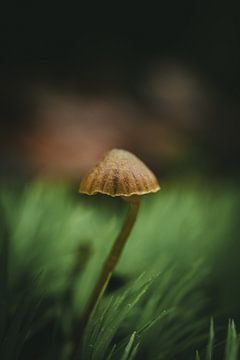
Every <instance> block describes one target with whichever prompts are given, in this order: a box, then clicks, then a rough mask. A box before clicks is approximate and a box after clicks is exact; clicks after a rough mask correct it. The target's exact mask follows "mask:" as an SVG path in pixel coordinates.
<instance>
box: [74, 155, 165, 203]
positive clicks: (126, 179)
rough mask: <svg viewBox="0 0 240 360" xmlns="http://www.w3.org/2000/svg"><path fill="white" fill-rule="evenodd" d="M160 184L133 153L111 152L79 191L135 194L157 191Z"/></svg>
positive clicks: (83, 181) (119, 194)
mask: <svg viewBox="0 0 240 360" xmlns="http://www.w3.org/2000/svg"><path fill="white" fill-rule="evenodd" d="M159 189H160V186H159V183H158V181H157V179H156V177H155V175H154V174H153V173H152V171H151V170H149V169H148V167H147V166H146V165H145V164H144V163H143V162H142V161H141V160H140V159H138V158H137V157H136V156H135V155H133V154H132V153H130V152H128V151H125V150H120V149H113V150H111V151H109V152H108V153H107V154H106V155H105V157H104V158H103V160H102V161H100V162H99V163H98V164H97V165H96V166H95V167H94V168H93V170H92V171H90V173H89V174H88V175H86V176H85V177H84V179H83V180H82V182H81V184H80V189H79V191H80V193H84V194H88V195H94V194H96V193H102V194H107V195H110V196H132V195H143V194H148V193H152V192H156V191H158V190H159Z"/></svg>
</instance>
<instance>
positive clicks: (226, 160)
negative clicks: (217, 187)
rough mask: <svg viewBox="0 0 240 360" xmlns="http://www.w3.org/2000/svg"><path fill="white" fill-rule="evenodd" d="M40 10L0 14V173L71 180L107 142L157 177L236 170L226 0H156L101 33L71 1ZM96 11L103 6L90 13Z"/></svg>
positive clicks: (231, 21) (233, 13) (232, 32)
mask: <svg viewBox="0 0 240 360" xmlns="http://www.w3.org/2000/svg"><path fill="white" fill-rule="evenodd" d="M45 10H46V9H44V8H39V9H37V10H36V9H35V8H34V6H28V7H26V8H19V9H18V11H14V12H13V11H11V10H10V11H9V16H7V17H6V18H2V24H3V26H2V37H3V40H2V42H1V54H2V55H1V64H0V78H1V83H0V92H1V100H0V101H1V102H0V121H1V123H0V134H1V145H0V146H1V173H2V174H6V173H21V174H25V175H26V174H27V175H33V174H34V175H35V174H38V175H39V174H40V175H43V176H50V177H64V178H68V179H77V180H78V179H79V177H80V176H81V175H82V174H83V173H84V172H85V171H86V170H87V169H88V168H89V167H91V166H92V164H94V163H95V162H96V160H98V159H99V157H100V156H101V155H102V153H104V152H105V151H106V150H108V149H110V148H112V147H120V148H121V147H122V148H126V149H129V150H131V151H133V152H135V153H136V154H138V155H139V156H140V157H142V158H143V159H144V160H145V161H146V162H148V163H149V165H150V166H152V167H153V168H154V169H155V170H157V171H159V174H161V176H165V175H167V174H170V173H171V174H172V173H175V174H176V175H178V174H179V172H182V173H184V174H185V173H186V172H187V171H189V170H191V171H197V172H199V173H202V174H205V175H209V176H212V175H216V174H217V175H218V176H222V175H229V174H236V173H237V172H238V154H239V141H238V131H237V130H236V129H237V124H238V117H239V81H240V75H239V73H240V72H239V60H240V48H239V42H238V35H239V30H240V29H239V27H240V25H239V22H238V21H237V20H238V19H237V10H238V7H237V6H235V5H234V2H229V3H228V6H226V3H225V2H224V1H223V2H218V6H217V7H216V6H215V5H214V4H207V6H204V5H202V4H198V2H186V1H185V2H181V3H178V2H175V3H174V4H172V3H169V4H161V5H160V7H159V10H158V11H157V12H156V17H152V21H151V17H150V16H149V15H150V14H149V13H148V12H146V13H144V11H143V10H144V9H139V10H140V12H139V16H138V17H137V16H136V25H137V26H136V28H135V31H126V32H123V31H119V30H120V29H121V26H118V22H119V20H118V18H117V16H115V17H112V18H110V19H111V20H113V21H115V26H112V28H111V30H110V31H105V32H101V31H98V30H97V31H96V30H95V31H90V30H89V31H88V26H85V22H83V16H82V14H81V11H80V9H79V10H78V11H77V10H76V14H75V15H74V12H73V9H71V11H69V10H67V9H65V8H61V7H59V8H58V11H57V13H55V14H54V11H55V9H54V8H52V9H51V8H48V11H45ZM42 14H45V16H44V18H42V17H41V16H42ZM53 15H54V17H52V16H53ZM119 15H120V14H119ZM126 15H130V13H129V14H126ZM105 19H108V17H107V16H106V14H105V16H104V10H103V9H102V11H100V12H99V17H98V18H97V19H96V18H95V17H93V18H92V19H91V21H92V24H95V25H96V27H98V24H99V23H101V21H102V22H104V21H105ZM124 19H125V18H124ZM43 20H44V21H43ZM97 20H98V21H97ZM108 20H109V19H108ZM125 21H126V30H128V29H129V27H128V24H129V23H128V22H127V18H126V19H125ZM150 22H152V24H153V25H154V26H149V25H150ZM132 25H133V24H132ZM132 28H133V26H132ZM91 30H92V29H91Z"/></svg>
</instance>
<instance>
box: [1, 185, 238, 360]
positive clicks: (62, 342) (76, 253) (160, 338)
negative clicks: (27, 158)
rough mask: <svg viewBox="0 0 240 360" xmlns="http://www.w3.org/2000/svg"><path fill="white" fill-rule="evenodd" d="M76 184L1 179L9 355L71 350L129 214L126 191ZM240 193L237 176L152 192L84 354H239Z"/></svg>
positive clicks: (123, 358)
mask: <svg viewBox="0 0 240 360" xmlns="http://www.w3.org/2000/svg"><path fill="white" fill-rule="evenodd" d="M73 190H74V189H72V188H71V187H70V186H66V185H64V184H58V185H56V184H49V183H44V182H41V181H39V182H34V183H32V184H28V185H26V186H23V187H21V186H19V188H18V190H14V187H13V186H12V187H11V186H10V185H8V186H6V185H5V186H4V185H2V189H1V192H0V205H1V207H0V211H1V219H0V244H1V245H0V249H1V252H0V304H1V306H0V359H1V360H2V359H3V360H11V359H24V360H28V359H33V358H34V359H36V360H38V359H39V360H43V359H44V360H45V359H57V360H61V359H65V358H67V355H66V354H67V352H68V349H69V346H70V344H69V339H70V337H71V329H72V328H73V326H76V329H77V324H78V321H79V318H80V316H81V313H82V311H83V309H84V305H85V303H86V301H87V299H88V296H89V294H90V292H91V290H92V288H93V286H94V284H95V281H96V278H97V276H98V274H99V271H100V269H101V265H102V263H103V261H104V258H105V256H106V254H107V253H108V251H109V249H110V246H111V243H112V242H113V240H114V238H115V236H116V234H117V232H118V230H119V228H120V226H121V222H122V220H123V216H124V213H125V211H126V208H125V206H124V205H125V204H124V203H123V204H122V203H121V201H119V200H116V199H106V200H105V199H104V198H103V197H101V196H97V197H94V198H90V197H86V196H80V195H77V189H76V192H74V191H73ZM239 199H240V193H239V191H238V190H237V189H236V188H235V187H234V186H233V185H230V184H229V185H227V184H225V185H224V186H223V185H221V186H220V185H217V186H216V184H214V186H213V185H210V184H206V183H205V184H204V185H203V184H185V185H184V186H183V185H181V184H178V185H175V184H169V185H168V186H167V185H165V186H163V190H162V191H161V192H159V193H158V194H155V195H149V196H145V197H143V201H142V208H141V212H140V216H139V219H138V221H137V224H136V226H135V228H134V230H133V232H132V234H131V236H130V238H129V241H128V244H127V246H126V248H125V250H124V253H123V256H122V258H121V261H120V263H119V265H118V267H117V269H116V272H115V274H114V276H113V279H112V282H111V284H110V287H109V289H108V291H107V293H106V295H105V296H104V298H103V300H102V301H101V303H100V304H99V306H98V308H97V310H96V313H95V314H94V316H93V317H92V318H91V320H90V322H89V324H88V326H87V328H86V331H85V334H84V337H83V339H82V342H81V344H79V359H84V360H88V359H89V360H90V359H93V360H95V359H97V360H98V359H99V360H101V359H102V360H105V359H108V360H113V359H120V360H130V359H145V358H147V359H167V360H169V359H180V360H181V359H184V360H185V359H194V358H196V359H207V360H210V359H211V360H214V359H216V360H218V359H226V360H232V359H233V360H234V359H238V357H239V354H238V348H239V337H238V335H237V330H236V327H238V324H235V323H234V321H233V320H231V321H229V326H228V332H227V334H226V331H225V330H224V329H225V328H226V325H227V319H228V318H229V317H230V318H232V317H236V321H237V319H238V310H239V307H238V304H239V300H240V290H239V291H238V289H237V287H236V283H237V280H235V278H236V279H237V273H238V270H240V269H239V265H238V255H237V254H238V250H239V247H240V245H238V241H237V239H238V238H239V232H238V223H237V216H238V209H239V205H238V204H239ZM76 268H77V269H78V273H77V276H76V271H74V269H76ZM226 294H227V295H226ZM232 294H234V296H232ZM212 316H214V322H215V326H214V324H213V321H212V322H211V326H210V330H209V322H210V319H211V317H212ZM196 351H197V352H196Z"/></svg>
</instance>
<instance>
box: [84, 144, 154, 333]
mask: <svg viewBox="0 0 240 360" xmlns="http://www.w3.org/2000/svg"><path fill="white" fill-rule="evenodd" d="M159 189H160V186H159V184H158V181H157V179H156V177H155V175H154V174H153V173H152V171H151V170H149V169H148V167H147V166H146V165H145V164H144V163H143V162H142V161H141V160H140V159H138V158H137V157H136V156H135V155H133V154H132V153H130V152H128V151H125V150H119V149H113V150H111V151H109V152H108V153H107V154H106V155H105V157H104V158H103V160H102V161H100V162H99V163H98V164H97V165H96V166H95V168H94V169H93V170H92V171H90V173H89V174H88V175H87V176H85V177H84V179H83V180H82V182H81V184H80V190H79V191H80V193H84V194H87V195H94V194H97V193H101V194H106V195H110V196H112V197H115V196H120V197H121V198H122V199H124V200H126V201H127V202H128V204H129V210H128V214H127V218H126V220H125V222H124V224H123V226H122V229H121V231H120V233H119V235H118V236H117V239H116V240H115V242H114V244H113V247H112V249H111V251H110V253H109V255H108V257H107V259H106V260H105V263H104V265H103V268H102V272H101V274H100V276H99V279H98V281H97V284H96V286H95V288H94V290H93V293H92V295H91V296H90V299H89V302H88V304H87V307H86V310H85V313H84V315H83V319H82V322H81V331H82V330H83V329H84V327H85V325H86V324H87V322H88V320H89V318H90V316H91V314H92V313H93V311H94V309H95V308H96V305H97V303H98V302H99V300H100V298H101V297H102V295H103V293H104V291H105V289H106V287H107V285H108V283H109V280H110V279H111V276H112V273H113V270H114V268H115V267H116V265H117V263H118V261H119V258H120V255H121V253H122V251H123V248H124V245H125V244H126V241H127V238H128V236H129V234H130V232H131V230H132V227H133V225H134V223H135V220H136V218H137V214H138V210H139V205H140V196H141V195H144V194H148V193H154V192H157V191H158V190H159Z"/></svg>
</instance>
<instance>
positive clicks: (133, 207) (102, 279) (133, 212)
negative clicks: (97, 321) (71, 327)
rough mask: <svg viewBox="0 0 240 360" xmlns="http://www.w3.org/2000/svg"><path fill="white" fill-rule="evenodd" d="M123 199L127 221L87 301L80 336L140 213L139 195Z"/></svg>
mask: <svg viewBox="0 0 240 360" xmlns="http://www.w3.org/2000/svg"><path fill="white" fill-rule="evenodd" d="M123 199H124V200H126V201H127V202H128V204H129V209H128V214H127V217H126V220H125V222H124V223H123V226H122V229H121V231H120V233H119V235H118V236H117V238H116V240H115V242H114V244H113V246H112V249H111V251H110V253H109V255H108V256H107V258H106V260H105V262H104V264H103V268H102V271H101V274H100V276H99V278H98V281H97V283H96V286H95V288H94V290H93V292H92V294H91V296H90V299H89V301H88V303H87V306H86V309H85V312H84V315H83V317H82V319H81V322H80V326H79V330H80V331H79V332H80V334H78V336H79V337H81V334H82V333H83V331H84V329H85V327H86V325H87V323H88V321H89V319H90V317H91V316H92V314H93V312H94V310H95V309H96V306H97V304H98V303H99V301H100V299H101V298H102V296H103V294H104V292H105V290H106V288H107V286H108V283H109V281H110V279H111V277H112V273H113V270H114V269H115V267H116V265H117V263H118V261H119V259H120V256H121V254H122V251H123V249H124V246H125V244H126V242H127V239H128V236H129V234H130V232H131V230H132V228H133V225H134V223H135V221H136V218H137V215H138V210H139V206H140V199H139V197H138V196H132V197H129V198H128V197H126V198H123ZM75 340H76V339H75ZM77 340H78V341H79V338H77ZM78 341H77V342H78ZM74 342H75V341H74ZM74 346H76V344H74Z"/></svg>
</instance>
